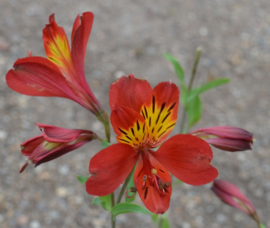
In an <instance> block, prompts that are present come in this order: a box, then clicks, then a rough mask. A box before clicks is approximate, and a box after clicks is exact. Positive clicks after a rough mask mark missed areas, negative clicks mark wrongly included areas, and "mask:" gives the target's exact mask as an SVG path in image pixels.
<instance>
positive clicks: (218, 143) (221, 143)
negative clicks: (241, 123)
mask: <svg viewBox="0 0 270 228" xmlns="http://www.w3.org/2000/svg"><path fill="white" fill-rule="evenodd" d="M205 141H206V142H208V143H209V144H211V145H212V146H214V147H216V148H218V149H220V150H225V151H230V152H235V151H244V150H251V146H250V142H249V141H247V140H241V139H239V140H237V139H224V138H213V139H207V140H205Z"/></svg>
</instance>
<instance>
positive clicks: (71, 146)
mask: <svg viewBox="0 0 270 228" xmlns="http://www.w3.org/2000/svg"><path fill="white" fill-rule="evenodd" d="M37 125H38V127H39V128H40V130H41V131H42V134H41V135H39V136H36V137H34V138H31V139H29V140H27V141H25V142H23V143H22V144H21V151H22V154H23V155H24V156H28V159H27V160H28V161H27V162H26V163H25V164H24V165H23V167H22V168H21V170H20V173H21V172H23V171H24V169H25V168H26V167H27V166H28V164H29V163H32V164H35V166H38V165H40V164H42V163H44V162H48V161H50V160H53V159H56V158H58V157H60V156H62V155H64V154H66V153H68V152H70V151H73V150H75V149H77V148H79V147H81V146H82V145H84V144H85V143H87V142H90V141H91V140H93V139H96V138H97V135H96V134H95V133H93V132H92V131H87V130H79V129H65V128H60V127H56V126H51V125H45V124H37Z"/></svg>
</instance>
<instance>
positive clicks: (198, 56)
mask: <svg viewBox="0 0 270 228" xmlns="http://www.w3.org/2000/svg"><path fill="white" fill-rule="evenodd" d="M201 53H202V48H201V47H198V48H197V50H196V56H195V60H194V63H193V68H192V74H191V77H190V81H189V84H188V88H187V94H188V93H189V92H190V91H191V89H192V86H193V82H194V79H195V76H196V73H197V67H198V64H199V61H200V57H201ZM186 115H187V111H186V109H185V108H184V109H183V114H182V119H181V124H180V133H181V134H183V133H185V132H187V131H188V129H185V123H186Z"/></svg>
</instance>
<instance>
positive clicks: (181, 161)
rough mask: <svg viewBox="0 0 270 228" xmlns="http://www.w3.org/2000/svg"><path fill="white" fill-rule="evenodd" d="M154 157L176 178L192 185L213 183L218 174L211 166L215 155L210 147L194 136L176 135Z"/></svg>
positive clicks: (153, 153)
mask: <svg viewBox="0 0 270 228" xmlns="http://www.w3.org/2000/svg"><path fill="white" fill-rule="evenodd" d="M152 155H153V156H154V157H155V158H156V159H157V160H158V161H159V162H160V163H161V164H162V165H163V166H164V167H165V168H166V169H167V170H168V171H169V172H170V173H171V174H173V175H174V176H175V177H177V178H178V179H180V180H181V181H183V182H185V183H187V184H191V185H202V184H206V183H209V182H211V181H213V180H214V179H215V178H216V177H217V175H218V172H217V170H216V168H214V167H213V166H211V165H210V163H211V160H212V157H213V154H212V150H211V148H210V146H209V145H208V144H207V143H206V142H205V141H204V140H202V139H200V138H197V137H195V136H192V135H175V136H173V137H171V138H170V139H168V140H167V141H166V142H165V143H164V144H162V145H161V147H160V148H159V149H158V151H157V152H152Z"/></svg>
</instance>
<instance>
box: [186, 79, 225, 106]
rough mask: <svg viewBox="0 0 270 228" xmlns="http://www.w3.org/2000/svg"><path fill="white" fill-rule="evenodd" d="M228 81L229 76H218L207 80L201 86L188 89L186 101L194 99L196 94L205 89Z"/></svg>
mask: <svg viewBox="0 0 270 228" xmlns="http://www.w3.org/2000/svg"><path fill="white" fill-rule="evenodd" d="M228 82H230V79H229V78H219V79H216V80H213V81H211V82H207V83H205V84H204V85H203V86H201V87H197V88H194V89H192V91H190V92H189V94H188V98H187V103H189V102H190V101H191V100H193V99H194V97H196V96H198V95H199V94H201V93H203V92H206V91H207V90H210V89H213V88H216V87H218V86H221V85H223V84H226V83H228Z"/></svg>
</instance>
